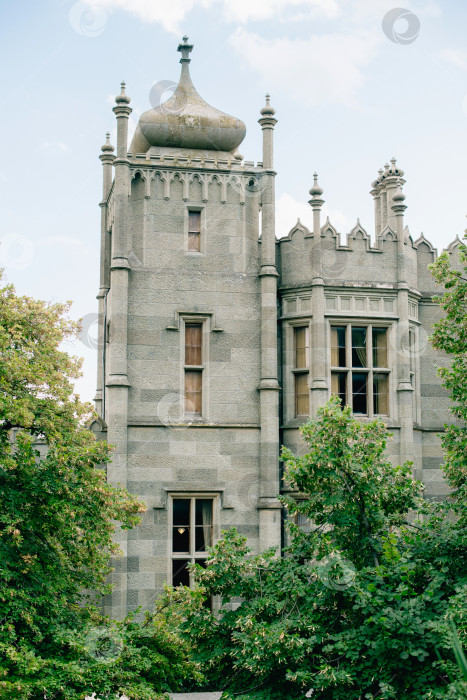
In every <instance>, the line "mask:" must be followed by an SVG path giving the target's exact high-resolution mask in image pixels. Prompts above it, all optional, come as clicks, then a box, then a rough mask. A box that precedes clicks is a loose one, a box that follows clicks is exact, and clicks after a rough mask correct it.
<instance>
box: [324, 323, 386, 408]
mask: <svg viewBox="0 0 467 700" xmlns="http://www.w3.org/2000/svg"><path fill="white" fill-rule="evenodd" d="M331 393H332V394H335V395H336V396H338V397H339V398H340V400H341V403H342V405H345V404H347V405H350V406H351V407H352V411H353V413H355V414H358V415H364V416H372V415H382V416H387V415H389V370H388V329H387V328H381V327H379V326H372V325H371V324H369V325H366V326H363V325H352V324H347V325H342V326H331Z"/></svg>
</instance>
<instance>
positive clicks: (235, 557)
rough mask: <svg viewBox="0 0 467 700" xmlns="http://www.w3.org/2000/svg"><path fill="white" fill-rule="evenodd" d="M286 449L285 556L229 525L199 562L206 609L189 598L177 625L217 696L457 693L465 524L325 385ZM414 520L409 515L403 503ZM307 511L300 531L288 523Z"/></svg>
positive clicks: (352, 699) (348, 697) (354, 697)
mask: <svg viewBox="0 0 467 700" xmlns="http://www.w3.org/2000/svg"><path fill="white" fill-rule="evenodd" d="M302 433H303V436H304V439H305V441H306V443H307V452H306V454H305V455H304V456H302V457H295V456H294V455H293V454H292V453H291V452H290V451H289V450H284V452H283V457H284V460H285V463H286V476H287V479H288V481H289V483H290V484H291V486H292V487H293V488H294V489H295V490H296V493H295V494H294V496H295V497H292V496H288V497H284V498H283V499H282V501H283V503H284V505H285V506H286V507H287V509H288V511H289V515H290V516H291V519H292V522H291V524H290V526H289V527H290V536H291V543H290V545H289V546H288V548H287V549H286V551H285V556H284V557H282V558H278V557H276V556H275V555H274V552H272V551H270V552H266V553H263V554H261V555H258V556H252V555H251V553H250V551H249V549H248V548H247V546H246V540H245V538H243V537H241V536H240V535H238V534H237V533H236V532H235V531H230V532H228V533H224V534H223V539H222V540H221V541H220V542H218V543H217V545H216V546H215V547H214V548H213V549H212V550H211V552H210V553H209V558H208V561H207V568H206V569H205V570H204V569H201V567H197V569H196V576H197V580H198V581H199V584H200V587H201V591H202V593H203V594H204V595H205V596H207V595H218V596H220V598H221V601H222V603H221V610H220V613H219V614H215V615H213V614H212V613H211V612H210V611H209V610H207V609H206V608H205V607H204V608H203V607H201V606H200V605H199V603H198V604H197V605H196V604H194V603H193V605H192V607H191V609H190V613H189V614H188V616H187V622H186V623H185V624H186V633H187V634H188V635H189V636H190V638H191V639H192V640H193V642H194V648H195V650H196V658H197V659H198V660H199V661H200V662H201V663H202V666H203V669H204V670H205V671H206V676H207V677H209V678H210V683H211V685H210V687H212V688H217V687H218V688H222V689H224V697H225V698H233V697H236V698H257V699H258V700H259V699H261V700H266V699H268V700H272V699H273V698H303V696H304V694H305V692H306V691H307V690H309V689H312V690H313V694H312V696H311V697H314V698H317V699H319V700H328V699H329V700H330V699H332V700H360V699H363V698H366V699H371V698H375V699H376V698H386V699H389V698H394V699H396V698H397V699H400V698H404V700H405V699H406V698H407V699H409V700H415V699H417V700H418V699H420V700H421V699H426V700H428V699H429V698H430V699H431V698H451V699H452V700H454V698H456V699H457V700H458V699H459V698H460V697H462V693H464V692H465V689H466V686H465V684H464V685H462V683H463V681H462V678H461V675H460V671H459V668H458V666H457V664H456V657H455V655H454V652H453V645H452V630H451V627H450V625H451V623H454V624H455V625H456V628H457V630H458V633H459V638H460V639H461V641H464V640H465V637H466V629H465V624H466V623H465V619H466V618H465V612H466V602H465V600H466V597H465V594H466V592H467V578H466V572H467V567H466V551H467V550H466V544H467V541H466V532H465V527H464V526H463V525H462V523H461V522H460V521H457V522H451V521H450V520H449V519H448V518H446V517H445V514H444V513H443V512H442V511H438V510H437V509H436V508H435V509H433V510H431V509H430V506H429V505H428V504H425V505H424V504H423V503H422V501H421V500H420V498H419V491H420V484H419V483H418V482H416V481H415V480H414V479H413V478H412V475H411V470H410V465H405V466H403V467H391V465H390V464H389V462H388V460H387V459H386V457H385V455H384V450H385V446H386V438H387V433H386V430H385V427H384V425H383V423H382V422H380V421H369V422H366V421H365V422H363V421H358V420H356V419H355V418H353V417H352V415H351V412H350V409H349V408H344V409H341V408H340V405H339V401H338V399H337V398H336V397H333V398H332V399H331V400H330V402H329V403H328V404H327V405H326V406H325V407H323V408H322V409H320V411H319V413H318V416H317V419H316V420H313V421H310V423H308V424H307V425H306V426H304V427H303V428H302ZM416 509H418V510H419V512H420V513H422V512H423V518H418V519H414V520H413V522H412V523H411V524H409V522H407V513H408V512H409V511H412V512H413V511H415V510H416ZM295 514H301V516H302V518H301V519H303V517H305V518H308V519H309V526H308V528H306V530H308V531H306V530H305V531H303V530H302V529H301V528H300V527H298V525H297V524H295V523H294V522H293V517H294V515H295Z"/></svg>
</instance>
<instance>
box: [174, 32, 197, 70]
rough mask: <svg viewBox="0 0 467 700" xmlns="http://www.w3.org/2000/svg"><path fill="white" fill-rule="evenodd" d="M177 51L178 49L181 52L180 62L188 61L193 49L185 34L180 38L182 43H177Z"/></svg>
mask: <svg viewBox="0 0 467 700" xmlns="http://www.w3.org/2000/svg"><path fill="white" fill-rule="evenodd" d="M177 51H180V53H181V54H182V57H181V59H180V63H190V61H191V58H190V53H191V52H192V51H193V44H189V43H188V37H187V35H186V34H185V36H184V37H183V39H182V43H181V44H179V45H178V49H177Z"/></svg>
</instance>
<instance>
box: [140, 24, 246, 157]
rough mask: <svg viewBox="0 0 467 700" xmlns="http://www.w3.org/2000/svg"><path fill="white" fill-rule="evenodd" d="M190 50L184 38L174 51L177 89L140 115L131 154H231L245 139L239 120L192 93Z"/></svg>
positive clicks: (243, 128)
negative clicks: (158, 149)
mask: <svg viewBox="0 0 467 700" xmlns="http://www.w3.org/2000/svg"><path fill="white" fill-rule="evenodd" d="M192 49H193V44H188V37H186V36H184V37H183V43H181V44H180V45H179V47H178V50H179V51H180V52H181V54H182V58H181V59H180V63H181V64H182V70H181V75H180V80H179V83H178V85H177V88H176V90H175V92H174V93H173V95H172V96H171V97H170V99H168V100H167V101H166V102H164V103H163V104H161V105H158V106H156V107H154V108H153V109H150V110H148V111H147V112H144V114H142V115H141V117H140V119H139V122H138V126H137V127H136V131H135V134H134V136H133V140H132V142H131V146H130V151H131V153H133V154H136V153H146V151H147V150H148V149H149V148H151V146H165V147H171V148H189V149H201V150H210V151H234V150H235V149H236V148H237V147H238V146H239V145H240V144H241V142H242V141H243V139H244V138H245V134H246V127H245V124H244V123H243V122H242V121H241V120H240V119H237V118H236V117H231V116H230V115H229V114H225V112H220V111H219V110H218V109H215V108H214V107H211V105H209V104H208V103H207V102H205V101H204V100H203V98H202V97H201V96H200V95H199V94H198V92H197V91H196V89H195V87H194V85H193V83H192V82H191V76H190V70H189V63H190V60H191V59H190V58H189V54H190V52H191V51H192Z"/></svg>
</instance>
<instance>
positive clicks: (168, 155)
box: [96, 37, 281, 616]
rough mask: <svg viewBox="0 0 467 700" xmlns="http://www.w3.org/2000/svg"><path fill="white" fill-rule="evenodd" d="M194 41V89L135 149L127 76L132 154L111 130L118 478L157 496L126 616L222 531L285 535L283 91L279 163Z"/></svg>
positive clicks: (149, 117)
mask: <svg viewBox="0 0 467 700" xmlns="http://www.w3.org/2000/svg"><path fill="white" fill-rule="evenodd" d="M192 49H193V46H192V45H191V44H189V43H188V38H187V37H184V38H183V42H182V43H181V44H180V45H179V47H178V51H179V52H180V53H181V59H180V63H181V76H180V81H179V84H178V86H177V88H176V90H175V92H174V93H173V95H172V97H171V98H170V99H169V100H168V101H167V102H165V103H164V104H162V105H160V106H157V107H156V108H153V109H150V110H149V111H147V112H145V113H144V114H143V115H142V116H141V118H140V120H139V123H138V126H137V128H136V131H135V134H134V136H133V140H132V142H131V144H130V147H129V148H128V145H127V143H128V139H127V133H128V117H129V115H130V113H131V108H130V106H129V103H130V98H129V97H128V96H127V95H126V93H125V85H124V84H122V90H121V94H120V95H118V96H117V98H116V100H115V102H116V105H115V107H114V110H113V111H114V113H115V115H116V118H117V151H116V156H114V154H113V147H112V146H111V145H110V144H109V139H108V138H107V142H106V144H105V145H104V146H103V147H102V155H101V156H100V158H101V160H102V163H103V170H104V177H103V181H104V186H103V200H102V202H101V207H102V238H101V240H102V245H101V277H100V291H99V296H98V299H99V320H100V322H99V350H98V353H99V366H98V383H97V395H96V406H97V410H98V413H99V416H100V418H101V421H102V426H103V428H104V430H105V431H106V439H107V440H108V442H109V443H110V444H112V445H114V446H115V451H114V457H113V461H112V463H111V464H110V465H109V466H108V469H107V475H108V480H109V482H111V483H114V484H116V483H120V484H122V485H125V486H126V487H127V488H128V489H129V490H130V491H131V492H133V493H135V494H138V495H139V496H140V497H141V498H142V499H143V500H144V501H145V502H146V504H147V506H148V510H147V512H146V513H145V515H144V516H143V519H142V522H141V524H140V526H139V527H138V528H136V529H135V530H133V531H131V532H129V533H126V532H120V533H119V535H118V538H119V541H120V544H121V547H122V549H123V550H124V553H125V557H124V558H123V559H122V560H117V561H116V562H115V567H116V569H115V573H114V574H113V583H114V584H115V588H114V592H113V594H112V596H109V599H108V601H107V602H106V609H107V612H110V613H111V614H112V615H114V616H121V615H124V614H125V612H126V611H127V610H128V609H132V608H135V607H136V606H138V605H143V606H144V607H147V606H149V605H150V604H151V603H152V602H153V601H154V599H155V597H156V595H157V592H158V591H159V590H160V588H161V586H162V585H163V584H164V583H165V582H166V581H168V582H169V583H171V582H173V583H175V584H176V583H189V574H188V572H187V569H186V565H187V563H188V562H191V561H200V562H202V561H203V560H204V558H205V550H206V547H207V546H208V545H210V544H211V543H212V542H213V541H214V539H215V538H216V537H218V536H219V533H220V530H221V529H224V528H227V527H230V526H236V527H237V528H238V530H239V531H240V532H241V533H242V534H245V535H247V536H248V539H249V542H250V544H251V545H252V546H253V547H254V548H255V549H257V550H262V549H265V548H267V547H269V546H276V547H277V546H278V545H280V538H281V511H280V504H279V502H278V501H277V498H276V496H277V494H278V492H279V467H278V463H279V459H278V458H279V396H278V393H279V384H278V379H277V357H278V355H277V312H276V299H277V288H276V284H277V282H276V281H277V276H278V275H277V271H276V259H275V247H276V246H275V223H274V206H275V204H274V202H275V198H274V176H275V173H274V170H273V130H274V126H275V124H276V119H275V118H274V109H273V108H272V107H271V106H270V104H269V96H268V97H267V100H266V106H265V107H264V108H263V109H262V110H261V118H260V120H259V123H260V125H261V128H262V130H263V162H262V163H257V165H256V166H255V164H254V163H253V162H250V161H243V160H242V158H243V157H242V156H241V155H240V154H239V153H238V151H237V148H238V146H239V145H240V143H241V142H242V140H243V138H244V136H245V125H244V124H243V122H241V121H240V120H239V119H236V118H234V117H231V116H229V115H227V114H225V113H223V112H220V111H219V110H217V109H214V108H213V107H211V106H210V105H209V104H207V103H206V102H205V101H204V100H203V99H202V98H201V97H200V95H199V94H198V93H197V91H196V89H195V87H194V86H193V83H192V81H191V78H190V72H189V64H190V53H191V51H192ZM112 168H113V169H114V180H113V182H112ZM260 212H262V215H261V216H260ZM260 227H261V230H260Z"/></svg>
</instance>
